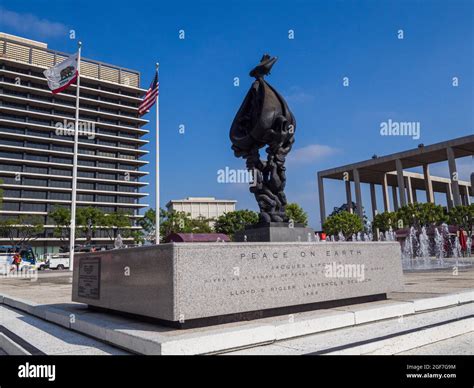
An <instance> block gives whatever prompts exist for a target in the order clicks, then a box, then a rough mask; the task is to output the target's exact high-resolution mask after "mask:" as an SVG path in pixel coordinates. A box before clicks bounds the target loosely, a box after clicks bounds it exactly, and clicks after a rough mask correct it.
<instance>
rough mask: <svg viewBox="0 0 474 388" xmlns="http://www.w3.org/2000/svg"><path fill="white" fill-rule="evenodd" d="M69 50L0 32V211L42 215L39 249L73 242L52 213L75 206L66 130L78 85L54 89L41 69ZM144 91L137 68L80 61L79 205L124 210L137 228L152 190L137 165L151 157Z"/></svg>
mask: <svg viewBox="0 0 474 388" xmlns="http://www.w3.org/2000/svg"><path fill="white" fill-rule="evenodd" d="M67 56H68V54H64V53H60V52H57V51H53V50H50V49H48V47H47V44H46V43H41V42H36V41H32V40H28V39H24V38H19V37H16V36H12V35H8V34H1V33H0V179H1V180H2V181H3V184H2V185H1V187H2V188H3V190H4V195H3V197H4V198H3V206H0V218H1V219H8V218H11V217H12V216H18V215H21V214H24V215H36V216H38V217H41V219H42V221H43V222H44V224H45V231H44V234H43V235H42V236H41V237H39V238H38V239H36V240H35V241H33V242H32V243H31V245H32V246H33V247H34V249H35V250H36V253H37V254H41V253H45V252H57V251H58V250H59V247H60V246H67V244H68V243H67V241H62V240H61V239H60V238H58V237H55V234H54V224H53V222H52V220H51V219H50V217H48V212H49V211H51V210H52V209H53V208H54V207H55V206H65V207H67V208H70V206H71V192H72V160H73V146H74V135H73V133H71V132H68V131H67V130H64V129H67V128H68V126H69V128H71V127H72V128H74V118H75V105H76V86H75V85H71V86H69V87H68V88H67V89H66V90H64V91H62V92H61V93H58V94H52V93H51V91H50V90H49V88H48V85H47V82H46V79H45V77H44V75H43V71H44V70H45V69H47V68H49V67H51V66H53V65H55V64H57V63H59V62H61V61H62V60H64V59H65V58H66V57H67ZM145 92H146V90H144V89H142V88H140V73H139V72H138V71H134V70H129V69H124V68H121V67H118V66H114V65H109V64H105V63H102V62H98V61H94V60H90V59H85V58H84V59H82V60H81V87H80V136H79V156H78V181H77V182H78V184H77V207H78V208H80V207H88V206H92V207H95V208H98V209H100V210H102V211H104V212H105V213H113V212H117V211H120V210H122V211H125V212H127V213H129V214H130V217H132V219H133V221H134V222H133V224H134V226H133V227H132V228H133V229H139V227H138V226H137V225H136V220H137V219H138V218H139V217H140V215H139V210H140V209H141V208H143V207H145V206H147V205H145V204H142V203H140V198H143V197H144V196H146V195H148V194H145V193H143V192H141V191H140V189H141V188H143V187H144V186H146V185H147V183H146V182H143V181H142V179H141V178H143V177H144V176H145V175H146V174H147V172H144V171H141V170H140V168H141V167H142V166H144V165H145V164H146V163H148V162H146V161H143V160H141V158H142V157H143V156H144V155H145V154H147V152H148V151H145V150H143V146H144V145H145V144H146V143H147V142H148V141H146V140H143V139H142V137H143V136H144V135H145V134H146V133H148V131H147V130H145V129H143V128H142V126H143V125H145V124H146V123H147V122H148V121H147V120H144V119H142V118H140V117H139V115H138V106H139V104H140V101H141V98H142V97H143V95H144V93H145ZM79 242H80V239H79ZM131 242H132V241H131V240H129V241H128V243H131ZM5 243H7V241H6V240H5V239H3V241H2V240H0V245H2V244H5ZM125 243H127V241H125ZM93 244H94V245H99V246H100V245H113V239H111V238H110V236H109V233H107V231H106V230H96V231H95V232H94V236H93Z"/></svg>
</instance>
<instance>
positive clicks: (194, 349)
mask: <svg viewBox="0 0 474 388" xmlns="http://www.w3.org/2000/svg"><path fill="white" fill-rule="evenodd" d="M472 302H473V293H472V291H463V292H460V293H454V294H450V295H446V296H442V297H430V298H425V300H423V299H416V300H403V301H398V300H386V301H378V302H371V303H364V304H359V305H351V306H345V307H339V308H336V309H327V310H316V311H310V312H304V313H298V314H290V315H285V316H279V317H271V318H265V319H258V320H254V321H248V322H235V323H229V324H224V325H218V326H209V327H202V328H196V329H186V330H178V329H171V328H167V327H164V326H160V325H158V324H154V323H146V322H143V321H140V320H138V319H136V318H133V319H132V318H125V317H122V316H118V315H114V314H109V313H99V312H92V311H91V310H89V309H87V308H86V306H85V305H83V304H78V303H65V304H55V305H39V304H35V303H32V302H29V301H25V300H20V299H16V298H11V297H8V296H6V295H4V296H0V303H3V304H4V305H7V306H10V307H13V308H15V309H18V310H22V311H24V312H26V313H28V314H31V315H33V316H35V317H39V318H41V319H43V320H46V321H49V322H52V323H55V324H57V325H60V326H62V327H63V328H64V329H63V330H66V332H69V333H70V330H73V331H75V332H78V333H81V334H84V335H86V336H89V337H93V338H95V339H97V340H99V341H101V342H104V343H109V344H112V345H113V346H114V347H119V348H122V349H125V350H126V351H129V352H133V353H138V354H162V355H165V354H209V353H224V352H231V351H236V350H238V349H242V348H251V349H246V350H243V351H244V352H249V354H251V353H252V352H256V353H257V354H258V353H259V352H261V351H263V353H260V354H266V353H265V352H269V353H270V354H272V352H273V351H276V352H277V353H278V352H281V351H282V350H285V351H288V352H289V353H290V354H291V353H295V354H305V353H304V352H306V351H307V352H309V353H311V352H318V351H322V350H324V349H327V348H332V347H335V346H341V345H347V343H348V342H347V339H348V338H350V339H351V340H350V341H349V343H352V342H357V341H360V340H368V339H371V338H374V337H380V336H383V335H387V334H393V333H397V332H403V331H406V330H407V327H409V328H411V329H412V328H416V327H421V326H426V325H428V324H434V323H439V322H441V321H448V320H449V319H453V317H454V318H456V317H458V318H460V317H464V316H467V315H469V314H472V313H473V309H474V303H472ZM0 307H1V306H0ZM433 309H434V310H433ZM456 314H457V315H456ZM404 322H410V323H411V326H410V325H409V326H406V325H404ZM412 322H413V323H412ZM427 322H428V323H427ZM369 324H375V325H376V326H374V327H373V329H370V330H368V329H367V327H368V325H369ZM377 328H378V329H377ZM377 330H379V331H380V334H379V335H377ZM318 333H319V334H318ZM334 333H337V335H335V338H336V339H337V338H339V339H338V340H331V341H329V342H328V339H331V338H332V337H331V335H333V334H334ZM358 333H359V334H358ZM360 333H365V334H364V335H362V334H360ZM313 336H316V337H315V338H319V337H317V336H324V339H323V340H319V339H317V340H316V344H315V345H314V346H309V345H310V344H311V343H312V340H313ZM327 336H329V337H327ZM341 338H342V339H344V340H345V342H344V341H343V342H341ZM285 341H290V342H285ZM291 341H296V342H291ZM298 341H302V342H307V343H308V346H309V348H308V349H306V348H305V349H302V350H301V349H299V348H298V346H299V345H298V346H297V345H295V346H296V348H295V349H293V344H298V343H299V342H298ZM321 344H323V345H327V346H322V345H321ZM331 344H333V345H331ZM265 345H266V346H265ZM316 345H318V346H316ZM306 347H307V346H306ZM0 348H1V345H0Z"/></svg>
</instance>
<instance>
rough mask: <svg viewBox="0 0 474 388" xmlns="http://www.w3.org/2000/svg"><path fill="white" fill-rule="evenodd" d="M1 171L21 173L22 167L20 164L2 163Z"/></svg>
mask: <svg viewBox="0 0 474 388" xmlns="http://www.w3.org/2000/svg"><path fill="white" fill-rule="evenodd" d="M0 170H3V171H21V166H20V165H18V164H6V163H0Z"/></svg>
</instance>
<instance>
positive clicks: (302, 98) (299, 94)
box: [285, 86, 314, 104]
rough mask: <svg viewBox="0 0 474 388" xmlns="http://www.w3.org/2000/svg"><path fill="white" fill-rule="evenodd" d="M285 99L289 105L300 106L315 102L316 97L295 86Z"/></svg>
mask: <svg viewBox="0 0 474 388" xmlns="http://www.w3.org/2000/svg"><path fill="white" fill-rule="evenodd" d="M285 99H286V101H287V102H288V103H293V104H298V103H306V102H311V101H313V100H314V96H313V95H312V94H310V93H307V92H305V91H304V90H303V89H301V88H300V87H298V86H293V87H291V88H290V92H289V93H288V94H287V95H286V96H285Z"/></svg>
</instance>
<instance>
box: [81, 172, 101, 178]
mask: <svg viewBox="0 0 474 388" xmlns="http://www.w3.org/2000/svg"><path fill="white" fill-rule="evenodd" d="M77 176H80V177H82V178H95V173H94V172H90V171H78V172H77ZM99 178H100V177H99Z"/></svg>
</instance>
